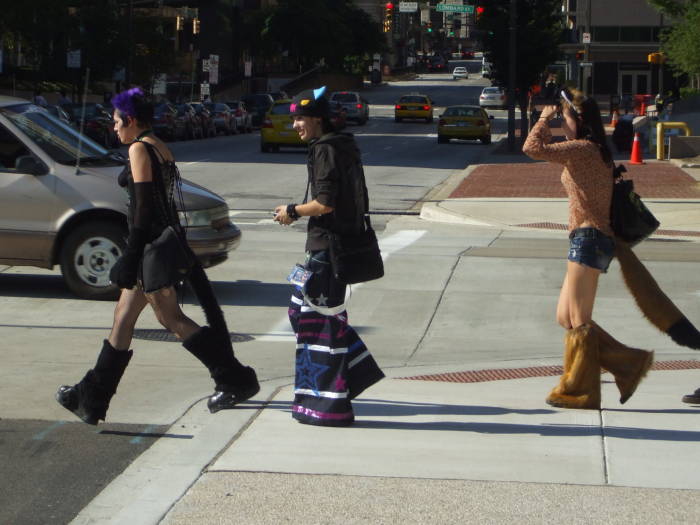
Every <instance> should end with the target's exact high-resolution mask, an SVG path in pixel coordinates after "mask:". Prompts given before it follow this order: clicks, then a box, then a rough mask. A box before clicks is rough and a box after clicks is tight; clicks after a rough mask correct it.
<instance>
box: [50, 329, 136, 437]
mask: <svg viewBox="0 0 700 525" xmlns="http://www.w3.org/2000/svg"><path fill="white" fill-rule="evenodd" d="M133 353H134V352H133V351H132V350H117V349H116V348H114V347H113V346H112V345H111V344H109V341H108V340H107V339H105V340H104V343H103V345H102V351H101V352H100V355H99V356H98V358H97V363H96V364H95V368H93V369H91V370H88V371H87V373H86V374H85V377H83V379H82V380H81V381H80V383H77V384H75V385H73V386H68V385H63V386H62V387H61V388H59V389H58V392H56V401H58V402H59V403H60V404H61V405H62V406H63V407H64V408H66V409H68V410H70V411H71V412H73V413H74V414H75V415H76V416H78V417H79V418H80V419H82V420H83V421H84V422H85V423H87V424H89V425H97V423H98V422H99V421H100V420H102V421H104V420H105V417H106V416H107V409H108V408H109V402H110V400H111V399H112V396H113V395H114V394H115V393H116V391H117V385H119V381H120V380H121V378H122V375H124V370H126V367H127V365H128V364H129V360H130V359H131V356H132V355H133Z"/></svg>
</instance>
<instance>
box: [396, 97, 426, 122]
mask: <svg viewBox="0 0 700 525" xmlns="http://www.w3.org/2000/svg"><path fill="white" fill-rule="evenodd" d="M405 118H410V119H425V121H426V122H432V121H433V101H432V100H430V97H429V96H428V95H421V94H420V93H411V94H410V95H404V96H402V97H401V98H399V100H398V101H397V102H396V104H395V105H394V120H395V121H396V122H401V121H402V120H403V119H405Z"/></svg>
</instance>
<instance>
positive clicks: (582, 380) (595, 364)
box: [546, 324, 600, 409]
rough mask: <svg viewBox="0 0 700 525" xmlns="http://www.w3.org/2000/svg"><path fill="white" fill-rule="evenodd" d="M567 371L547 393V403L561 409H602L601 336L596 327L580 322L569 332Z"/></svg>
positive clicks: (566, 345) (565, 362) (567, 335)
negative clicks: (599, 336)
mask: <svg viewBox="0 0 700 525" xmlns="http://www.w3.org/2000/svg"><path fill="white" fill-rule="evenodd" d="M564 345H565V350H564V373H563V374H562V376H561V378H560V379H559V384H558V385H557V386H556V387H555V388H554V389H553V390H552V391H551V392H550V394H549V396H547V400H546V401H547V404H549V405H551V406H555V407H560V408H589V409H600V361H599V356H598V337H597V334H596V333H595V331H594V329H593V327H592V326H591V325H588V324H584V325H581V326H579V327H577V328H574V329H572V330H568V331H567V332H566V336H565V338H564Z"/></svg>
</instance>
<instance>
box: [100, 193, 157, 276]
mask: <svg viewBox="0 0 700 525" xmlns="http://www.w3.org/2000/svg"><path fill="white" fill-rule="evenodd" d="M132 205H133V212H134V224H133V226H132V227H131V229H130V230H129V238H128V239H127V241H126V250H124V254H123V255H122V256H121V257H120V258H119V259H118V260H117V262H116V263H114V266H112V269H111V270H110V271H109V280H110V281H112V282H113V283H114V284H116V285H117V286H119V288H133V287H134V285H136V280H137V278H138V268H139V263H140V262H141V257H142V256H143V248H144V246H146V243H147V242H148V240H149V239H148V233H149V231H150V226H151V217H152V210H153V183H152V182H138V183H135V184H134V201H133V202H132Z"/></svg>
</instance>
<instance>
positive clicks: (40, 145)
mask: <svg viewBox="0 0 700 525" xmlns="http://www.w3.org/2000/svg"><path fill="white" fill-rule="evenodd" d="M79 142H80V146H79ZM78 162H79V167H77V165H78ZM124 169H125V160H124V158H123V157H122V156H121V155H119V154H118V153H115V152H110V151H109V150H107V149H105V148H104V147H102V146H101V145H99V144H97V143H96V142H95V141H93V140H92V139H90V138H89V137H86V136H82V137H80V134H79V133H78V132H77V131H76V130H75V129H73V128H72V127H70V126H68V125H66V124H65V123H63V122H61V121H60V120H58V119H56V118H55V117H53V116H52V115H50V114H49V113H47V112H46V111H44V110H42V109H40V108H39V107H38V106H35V105H34V104H32V103H30V102H29V101H26V100H23V99H19V98H13V97H6V96H0V171H1V172H2V177H0V264H6V265H12V266H37V267H40V268H49V269H50V268H53V267H54V266H55V265H60V267H61V272H62V273H63V277H64V279H65V282H66V284H67V286H68V288H69V289H70V290H71V291H72V292H73V293H75V294H76V295H78V296H80V297H84V298H89V299H113V298H115V297H116V296H117V294H118V293H119V290H118V288H117V287H116V286H115V285H113V284H110V282H109V271H110V269H111V268H112V265H113V264H114V263H115V262H116V260H117V259H118V258H119V257H120V256H121V254H122V253H123V251H124V249H125V240H126V236H127V218H126V214H127V205H126V201H127V199H126V195H125V193H124V190H123V189H122V188H120V187H119V185H118V184H117V177H118V175H119V173H120V172H121V171H123V170H124ZM182 195H183V202H184V209H183V208H182V207H180V206H179V204H178V209H179V212H178V213H179V215H180V220H181V222H182V223H183V225H186V226H187V240H188V243H189V244H190V246H191V247H192V249H193V250H194V252H195V254H196V255H197V257H198V258H199V260H200V261H201V262H202V264H203V265H204V266H214V265H216V264H219V263H221V262H223V261H225V260H226V259H227V258H228V256H229V253H230V252H231V250H233V249H234V248H236V247H237V246H238V244H239V243H240V238H241V232H240V230H239V229H238V228H237V227H236V225H235V224H233V223H232V222H231V219H230V218H229V210H228V206H227V204H226V201H225V200H224V199H223V198H221V197H219V196H218V195H216V194H215V193H212V192H210V191H209V190H207V189H206V188H203V187H202V186H199V185H196V184H193V183H191V182H188V181H186V180H183V185H182Z"/></svg>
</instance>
